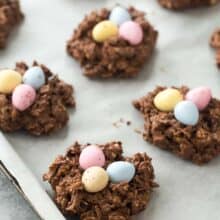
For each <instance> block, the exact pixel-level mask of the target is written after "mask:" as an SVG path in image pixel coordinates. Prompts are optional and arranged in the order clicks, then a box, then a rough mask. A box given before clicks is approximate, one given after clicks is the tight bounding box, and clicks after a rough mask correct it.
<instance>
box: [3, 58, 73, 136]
mask: <svg viewBox="0 0 220 220" xmlns="http://www.w3.org/2000/svg"><path fill="white" fill-rule="evenodd" d="M33 66H40V67H41V68H42V70H43V72H44V73H45V78H46V83H45V84H44V85H43V86H42V87H41V88H40V89H39V90H37V93H36V100H35V102H34V103H33V105H31V106H30V107H29V108H28V109H26V110H25V111H19V110H17V109H16V108H15V107H14V106H13V104H12V94H3V93H0V129H1V130H2V131H4V132H13V131H17V130H26V131H27V132H29V133H31V134H33V135H42V134H50V133H52V132H54V131H56V130H59V129H61V128H62V127H64V126H65V125H66V124H67V122H68V119H69V114H68V110H67V108H68V107H70V108H73V107H75V100H74V97H73V87H72V86H71V85H69V84H67V83H65V82H64V81H62V80H60V79H59V78H58V76H56V75H54V74H53V73H52V72H51V71H50V70H49V69H48V68H47V67H46V66H44V65H40V64H38V63H37V62H34V63H33ZM28 69H29V67H28V66H27V65H26V64H25V63H24V62H20V63H17V64H16V67H15V70H16V71H17V72H19V73H20V74H21V75H23V74H24V73H25V72H26V70H28Z"/></svg>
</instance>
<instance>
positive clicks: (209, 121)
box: [133, 86, 220, 164]
mask: <svg viewBox="0 0 220 220" xmlns="http://www.w3.org/2000/svg"><path fill="white" fill-rule="evenodd" d="M164 89H166V88H165V87H157V88H156V89H155V90H154V91H153V92H150V93H148V94H147V95H146V96H144V97H142V98H140V99H139V100H136V101H134V102H133V105H134V106H135V107H136V108H137V109H138V110H139V111H140V112H141V113H142V114H143V116H144V122H145V123H144V129H145V132H144V134H143V137H144V139H145V140H146V141H148V142H150V143H152V144H154V145H155V146H157V147H160V148H162V149H164V150H168V151H171V152H173V153H174V154H176V155H178V156H179V157H181V158H183V159H186V160H190V161H192V162H193V163H196V164H204V163H207V162H209V161H210V160H212V159H213V158H215V157H217V156H218V155H219V154H220V137H219V134H220V101H219V100H217V99H215V98H211V101H210V103H209V104H208V106H207V107H206V108H205V109H204V110H202V111H200V114H199V120H198V123H197V124H196V125H195V126H189V125H184V124H182V123H181V122H179V121H178V120H177V119H176V118H175V116H174V113H173V112H172V111H169V112H164V111H160V110H158V109H157V108H156V107H155V105H154V98H155V96H156V95H157V94H158V93H159V92H160V91H163V90H164ZM177 89H178V90H179V91H180V92H181V93H182V94H183V95H184V96H185V94H186V93H187V92H188V91H189V88H188V87H185V86H183V87H181V88H177Z"/></svg>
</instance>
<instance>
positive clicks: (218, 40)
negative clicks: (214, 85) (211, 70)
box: [210, 29, 220, 68]
mask: <svg viewBox="0 0 220 220" xmlns="http://www.w3.org/2000/svg"><path fill="white" fill-rule="evenodd" d="M210 44H211V46H212V47H213V48H214V49H216V51H217V52H216V63H217V66H218V67H219V68H220V29H218V30H216V31H215V32H214V33H213V35H212V37H211V41H210Z"/></svg>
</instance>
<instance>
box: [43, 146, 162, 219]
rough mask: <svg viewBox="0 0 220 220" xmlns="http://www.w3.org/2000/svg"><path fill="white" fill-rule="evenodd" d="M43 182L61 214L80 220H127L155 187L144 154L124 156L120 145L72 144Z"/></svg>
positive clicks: (150, 169)
mask: <svg viewBox="0 0 220 220" xmlns="http://www.w3.org/2000/svg"><path fill="white" fill-rule="evenodd" d="M82 167H83V168H82ZM101 167H103V168H101ZM84 170H85V171H84ZM43 179H44V180H45V181H48V182H49V183H50V184H51V186H52V188H53V190H54V191H55V198H54V199H55V202H56V204H57V205H58V207H59V208H60V209H61V211H62V212H63V213H64V214H65V215H67V216H75V215H77V216H79V217H80V219H81V220H91V219H96V220H103V219H106V220H107V219H108V220H119V219H121V220H122V219H123V220H129V219H130V217H131V216H132V215H135V214H137V213H139V212H141V211H142V210H144V209H145V208H146V206H147V204H148V203H149V200H150V197H151V193H152V191H153V189H154V187H157V186H158V185H157V184H156V183H155V182H154V170H153V167H152V165H151V158H149V157H148V156H147V155H146V153H137V154H135V155H134V156H132V157H124V156H123V150H122V143H121V142H109V143H106V144H101V145H91V144H87V145H80V144H79V143H75V144H74V145H73V146H71V147H70V148H69V149H68V151H67V153H66V155H65V156H59V157H57V159H56V160H55V161H54V162H53V163H52V165H51V166H50V168H49V171H48V173H46V174H45V175H44V177H43Z"/></svg>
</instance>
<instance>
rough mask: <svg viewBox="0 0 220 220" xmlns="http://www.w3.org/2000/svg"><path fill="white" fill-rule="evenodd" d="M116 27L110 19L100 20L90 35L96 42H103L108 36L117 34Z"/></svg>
mask: <svg viewBox="0 0 220 220" xmlns="http://www.w3.org/2000/svg"><path fill="white" fill-rule="evenodd" d="M117 34H118V27H117V25H116V24H115V23H113V22H112V21H107V20H106V21H101V22H100V23H98V24H97V25H96V26H95V27H94V28H93V31H92V37H93V39H94V40H95V41H97V42H104V41H105V40H107V39H109V38H110V37H114V36H117Z"/></svg>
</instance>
